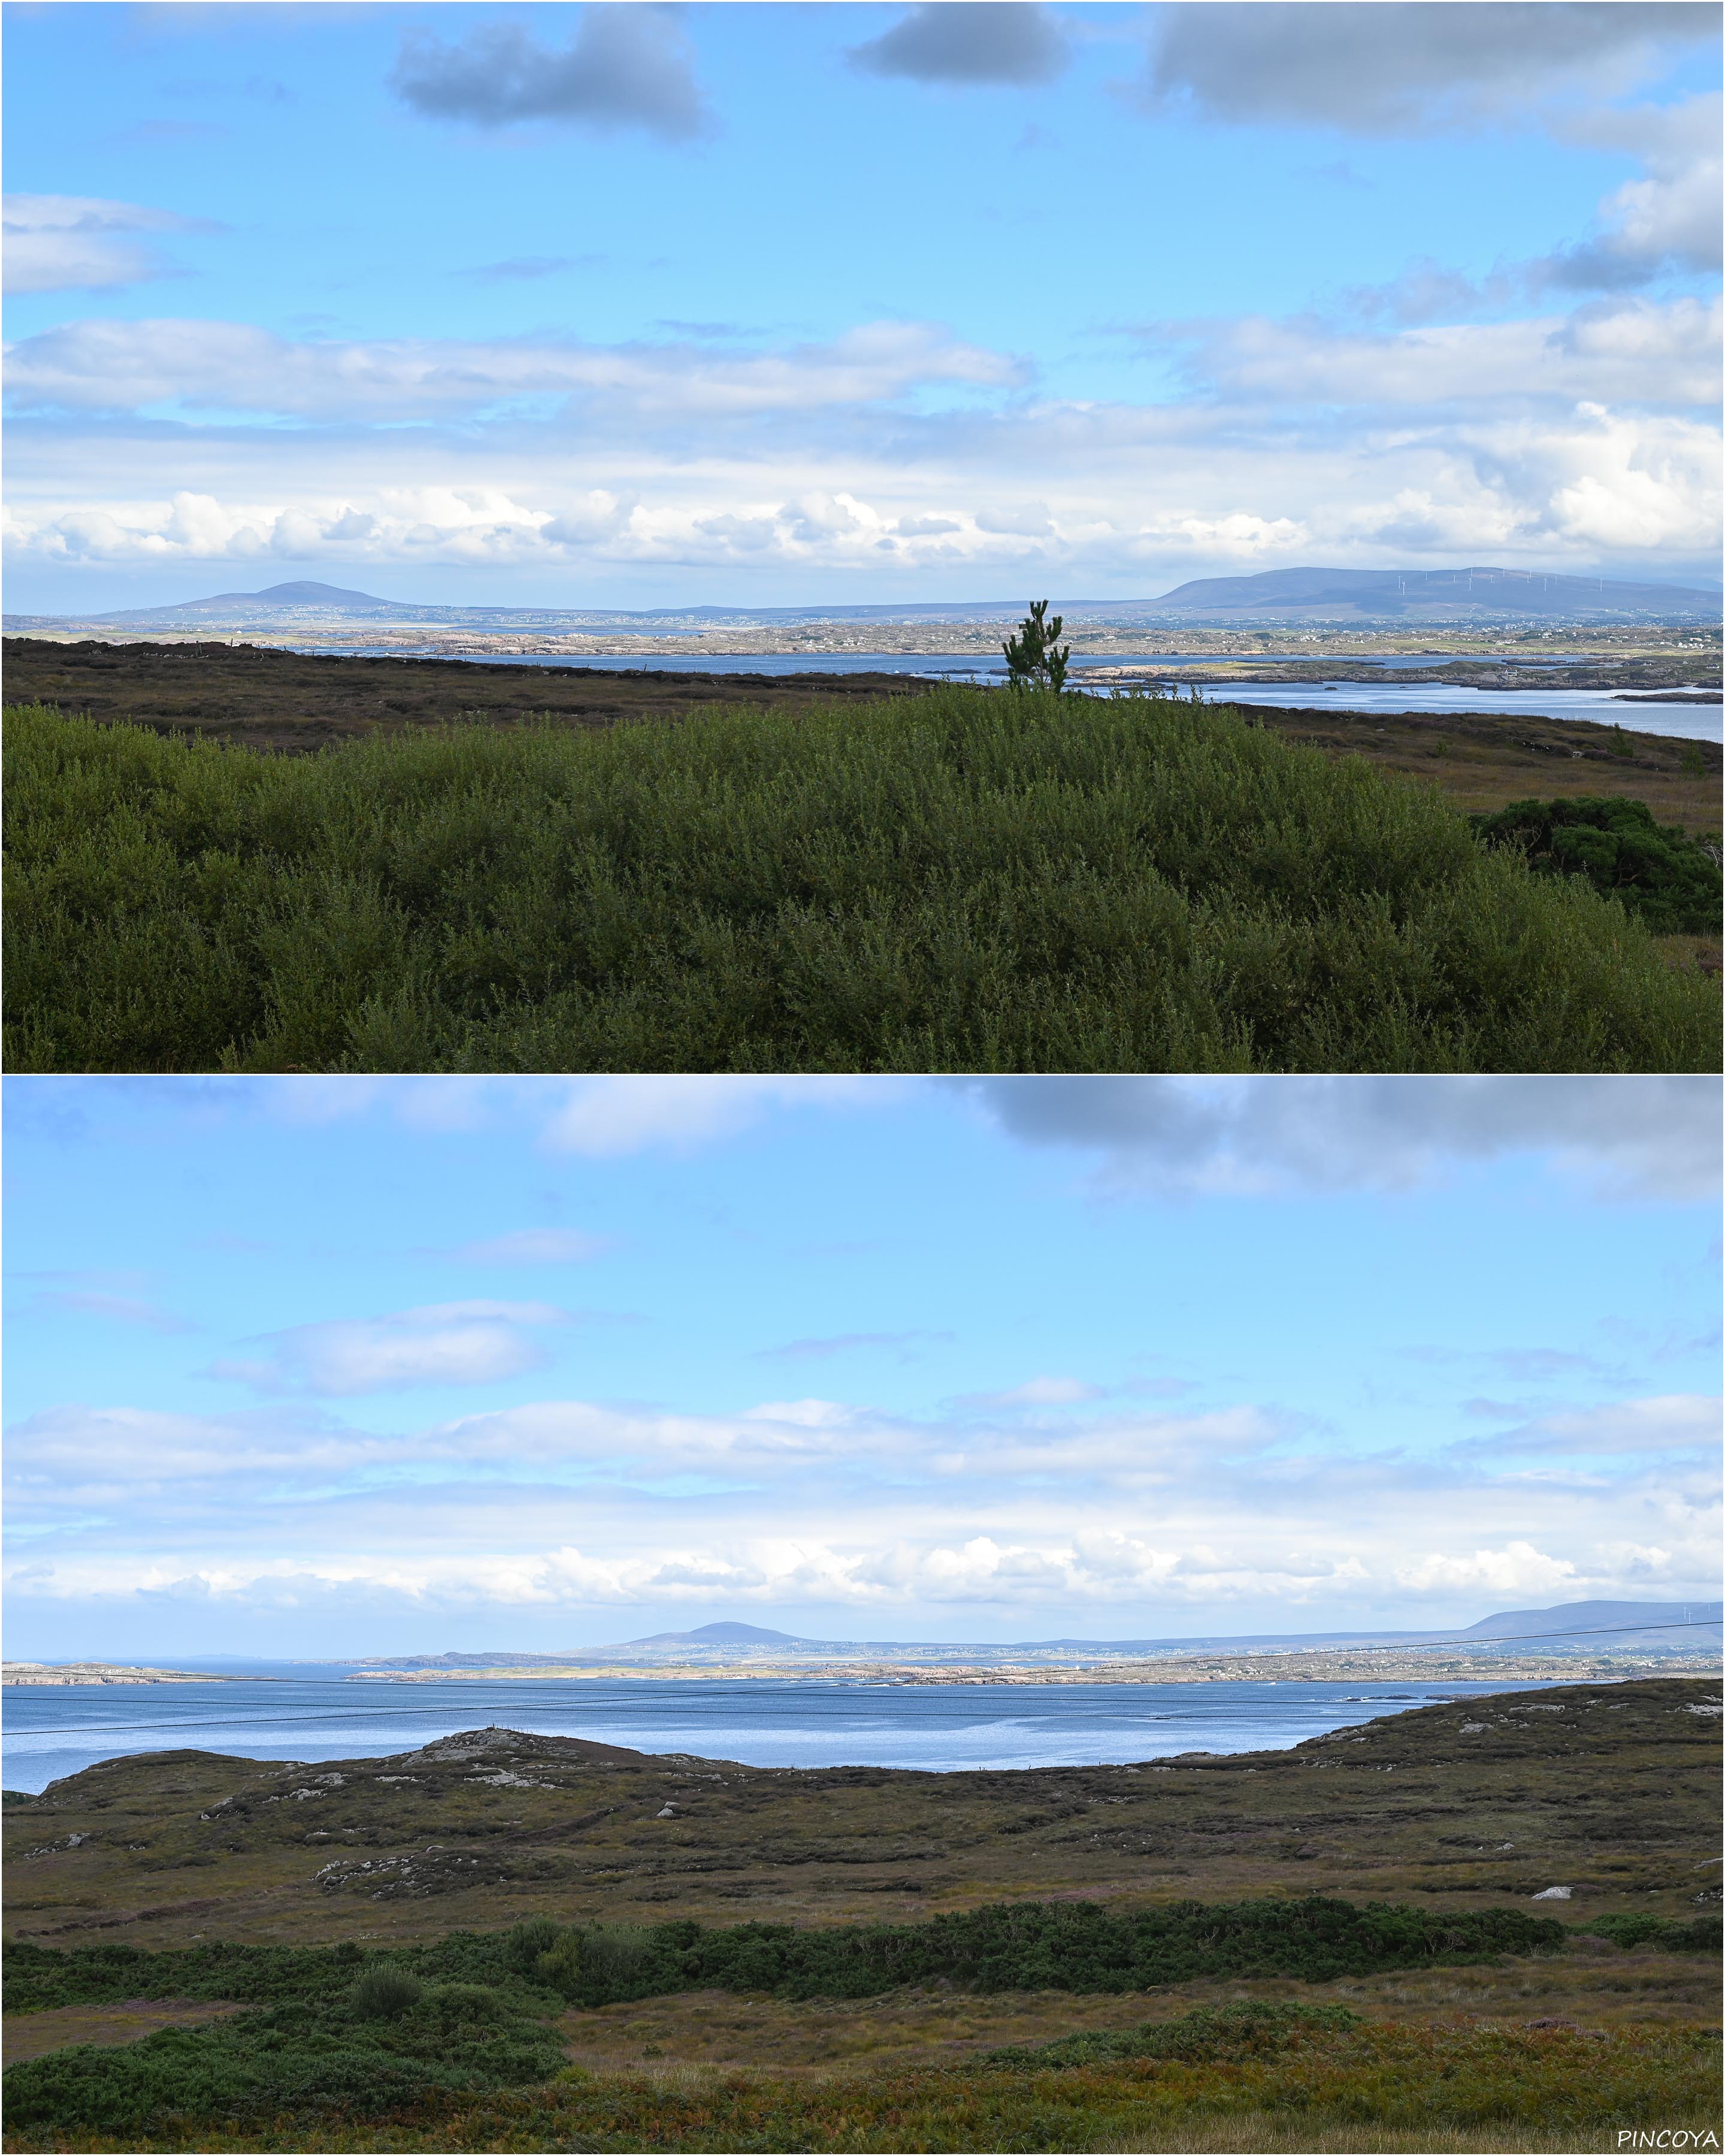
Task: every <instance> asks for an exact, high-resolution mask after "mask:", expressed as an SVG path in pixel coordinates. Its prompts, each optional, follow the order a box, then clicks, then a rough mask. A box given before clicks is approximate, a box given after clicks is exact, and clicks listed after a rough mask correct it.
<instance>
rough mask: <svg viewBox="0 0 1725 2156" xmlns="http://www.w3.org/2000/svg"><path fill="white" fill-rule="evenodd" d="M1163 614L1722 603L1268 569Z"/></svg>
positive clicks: (1165, 602)
mask: <svg viewBox="0 0 1725 2156" xmlns="http://www.w3.org/2000/svg"><path fill="white" fill-rule="evenodd" d="M1153 604H1154V605H1155V606H1157V607H1159V608H1163V610H1165V611H1166V612H1168V613H1181V614H1209V615H1222V614H1225V615H1227V616H1229V617H1230V619H1235V620H1241V619H1246V618H1248V617H1250V616H1252V615H1260V616H1265V617H1275V618H1276V619H1286V617H1287V616H1288V615H1289V614H1291V613H1303V614H1309V615H1312V616H1314V617H1324V618H1333V617H1334V616H1335V615H1337V613H1341V614H1348V613H1353V614H1357V615H1362V616H1368V617H1372V618H1375V619H1384V617H1386V616H1389V617H1394V616H1396V615H1399V614H1409V613H1411V614H1414V615H1416V616H1425V617H1426V618H1429V619H1439V618H1440V617H1441V618H1448V617H1450V616H1453V615H1455V614H1457V613H1461V614H1469V613H1471V614H1505V613H1526V614H1555V615H1559V616H1561V617H1563V619H1574V617H1576V616H1577V615H1599V614H1606V615H1610V614H1631V615H1648V614H1656V615H1660V616H1661V617H1668V616H1671V615H1678V616H1681V617H1682V618H1684V619H1689V618H1690V617H1692V616H1695V617H1699V618H1701V619H1706V620H1710V621H1716V620H1717V619H1718V617H1719V608H1720V595H1719V593H1717V592H1702V591H1693V590H1690V589H1687V588H1685V587H1684V586H1682V585H1681V584H1630V583H1618V582H1616V581H1615V580H1614V579H1613V578H1611V577H1564V576H1555V575H1548V574H1547V573H1546V572H1543V571H1542V570H1538V569H1502V568H1472V569H1266V570H1265V571H1264V572H1262V573H1261V574H1260V575H1258V576H1255V577H1199V578H1198V579H1197V580H1196V581H1195V582H1194V583H1189V584H1181V585H1179V586H1178V587H1177V588H1175V589H1174V590H1173V591H1171V592H1164V593H1163V595H1162V597H1161V598H1159V599H1157V600H1154V601H1153Z"/></svg>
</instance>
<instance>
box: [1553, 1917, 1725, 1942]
mask: <svg viewBox="0 0 1725 2156" xmlns="http://www.w3.org/2000/svg"><path fill="white" fill-rule="evenodd" d="M1576 1930H1577V1931H1578V1932H1593V1933H1597V1935H1598V1936H1599V1938H1602V1939H1609V1940H1610V1941H1611V1942H1612V1943H1613V1944H1614V1945H1615V1946H1620V1947H1657V1948H1659V1949H1660V1951H1661V1953H1718V1952H1719V1950H1720V1946H1721V1943H1722V1942H1721V1936H1720V1920H1719V1912H1717V1910H1715V1911H1714V1912H1712V1914H1711V1915H1710V1916H1705V1917H1688V1918H1684V1917H1656V1916H1654V1915H1653V1914H1652V1912H1651V1911H1643V1912H1636V1913H1635V1914H1633V1915H1627V1914H1625V1915H1620V1916H1605V1917H1594V1918H1593V1919H1592V1920H1591V1921H1590V1922H1588V1923H1585V1924H1578V1925H1577V1926H1576Z"/></svg>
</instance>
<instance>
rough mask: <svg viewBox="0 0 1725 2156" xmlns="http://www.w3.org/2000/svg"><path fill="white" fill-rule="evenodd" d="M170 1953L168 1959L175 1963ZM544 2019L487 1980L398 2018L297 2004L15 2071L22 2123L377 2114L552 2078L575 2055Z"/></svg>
mask: <svg viewBox="0 0 1725 2156" xmlns="http://www.w3.org/2000/svg"><path fill="white" fill-rule="evenodd" d="M162 1958H167V1957H162ZM562 2056H563V2054H562V2046H561V2045H560V2044H559V2043H558V2042H557V2040H556V2039H555V2037H553V2036H552V2034H551V2033H550V2031H549V2030H547V2029H546V2028H545V2026H544V2025H543V2022H542V2019H541V2018H540V2017H539V2016H538V2015H536V2014H535V2013H534V2012H532V2011H531V2009H530V2008H528V2007H526V2006H524V2005H522V2004H521V2002H519V2001H516V2002H514V2003H508V2002H506V2001H504V2000H503V1999H500V1997H499V1996H498V1994H496V1993H495V1992H492V1991H489V1990H487V1989H485V1988H484V1987H483V1986H480V1985H459V1984H456V1985H448V1986H444V1987H443V1988H442V1989H439V1990H434V1991H429V1992H427V1993H426V1994H424V1997H423V1998H421V1999H419V2000H418V2002H417V2003H416V2004H413V2005H408V2006H407V2007H405V2008H403V2009H401V2010H397V2011H395V2012H393V2013H392V2014H391V2015H389V2016H388V2018H381V2017H379V2016H377V2015H375V2014H371V2013H362V2012H361V2011H360V2010H358V2008H357V2006H356V2005H354V2004H353V2003H352V2002H351V2001H347V2000H344V2001H342V2002H341V2003H340V2004H338V2005H333V2006H332V2005H328V2004H322V2005H310V2004H307V2003H306V2002H305V2001H304V2000H300V1999H296V2000H294V2001H291V2002H290V2003H288V2004H285V2005H279V2006H274V2007H270V2008H266V2009H264V2010H262V2011H261V2012H257V2013H250V2014H238V2015H233V2016H232V2017H230V2018H228V2019H227V2020H220V2021H213V2022H207V2023H205V2024H204V2025H202V2026H201V2027H197V2028H189V2029H162V2030H157V2033H156V2034H155V2035H151V2036H146V2037H144V2038H143V2039H142V2040H141V2041H140V2042H138V2043H136V2044H127V2045H123V2046H117V2047H116V2048H112V2049H109V2048H106V2047H97V2046H93V2045H80V2046H75V2047H74V2048H73V2049H71V2050H69V2051H54V2052H50V2053H49V2055H48V2056H46V2057H45V2058H40V2059H32V2060H28V2061H25V2062H24V2063H23V2065H21V2066H13V2067H11V2068H9V2069H8V2072H7V2075H6V2082H5V2087H6V2112H7V2117H8V2121H9V2123H11V2125H12V2126H13V2127H14V2128H16V2127H20V2126H29V2125H35V2124H42V2123H49V2122H52V2123H54V2124H55V2125H70V2124H74V2123H87V2124H89V2125H91V2126H98V2127H105V2128H110V2129H119V2128H127V2127H131V2126H143V2125H146V2124H147V2123H149V2122H151V2121H152V2120H160V2119H162V2118H164V2117H170V2116H177V2115H187V2116H192V2117H198V2118H205V2119H208V2118H213V2117H247V2116H258V2115H265V2116H267V2115H270V2114H274V2113H277V2112H283V2111H289V2112H298V2111H304V2110H308V2109H309V2110H318V2109H321V2108H326V2107H331V2106H341V2107H360V2108H363V2109H366V2110H368V2111H372V2112H377V2111H382V2110H387V2109H388V2108H390V2107H392V2106H395V2105H398V2104H403V2103H408V2102H413V2101H414V2100H415V2099H417V2098H418V2097H424V2096H425V2095H428V2094H430V2093H431V2092H434V2091H439V2090H454V2089H468V2090H477V2089H491V2088H507V2087H519V2086H521V2085H522V2084H525V2083H528V2082H542V2081H544V2080H545V2079H547V2076H550V2075H552V2074H553V2073H555V2072H556V2071H557V2068H558V2066H560V2065H561V2064H562Z"/></svg>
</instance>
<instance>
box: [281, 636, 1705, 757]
mask: <svg viewBox="0 0 1725 2156" xmlns="http://www.w3.org/2000/svg"><path fill="white" fill-rule="evenodd" d="M295 648H296V649H303V650H305V651H307V652H313V651H321V650H324V649H331V648H333V647H328V646H324V645H321V644H304V645H300V646H297V647H295ZM341 649H342V650H343V651H344V652H350V651H352V647H351V646H348V645H345V644H344V645H342V646H341ZM377 649H378V652H379V653H380V654H382V655H386V656H393V655H394V654H393V651H391V652H388V653H385V652H384V649H383V647H382V646H379V647H377ZM353 655H355V656H359V655H362V654H358V653H354V654H353ZM427 655H428V656H429V655H440V656H444V657H448V658H451V659H457V658H459V659H460V660H464V661H465V662H466V663H467V664H468V665H476V666H588V667H593V668H596V669H598V670H599V671H601V672H603V673H610V674H640V673H649V674H758V675H768V676H778V675H786V674H906V675H910V676H911V677H912V679H914V680H937V681H953V682H957V683H960V684H964V685H978V686H982V687H998V686H999V685H1001V684H1002V683H1003V682H1004V680H1005V678H1006V670H1005V668H1004V666H1002V665H998V664H991V663H990V662H989V661H988V660H986V659H984V658H981V657H970V656H965V655H963V654H960V655H952V654H945V655H938V656H929V655H927V654H919V653H914V652H902V651H892V652H878V651H877V652H866V651H860V652H834V651H811V652H805V653H791V654H785V653H773V654H740V655H729V654H719V653H715V654H712V655H711V657H709V656H707V655H706V654H694V653H682V654H679V655H678V656H676V657H675V658H670V659H655V658H650V657H649V658H644V657H640V656H639V655H635V654H631V655H629V656H628V657H624V658H611V657H593V656H591V655H589V654H581V655H580V656H578V657H569V658H564V657H562V656H560V655H557V654H552V653H549V652H539V651H530V652H519V653H507V652H481V651H464V652H450V653H446V654H427ZM1214 657H1215V654H1214V653H1208V654H1173V655H1168V656H1164V655H1163V654H1158V656H1157V657H1156V658H1154V659H1153V660H1145V661H1143V662H1142V664H1143V668H1144V671H1145V673H1146V675H1152V676H1154V675H1162V676H1163V677H1166V678H1169V679H1173V680H1178V678H1179V675H1180V671H1181V670H1182V668H1183V667H1184V666H1189V665H1195V664H1199V663H1201V662H1202V661H1203V660H1209V662H1210V663H1212V664H1214ZM1431 663H1432V662H1431V660H1430V659H1426V658H1421V657H1417V656H1416V657H1413V658H1388V659H1384V660H1374V661H1373V665H1378V666H1381V668H1382V669H1383V679H1382V680H1370V681H1333V682H1326V681H1316V680H1309V681H1270V682H1242V683H1240V684H1237V685H1236V684H1235V683H1233V682H1230V683H1228V684H1226V685H1224V684H1222V683H1220V682H1216V681H1206V682H1203V683H1202V684H1201V685H1200V686H1201V690H1202V694H1203V696H1204V701H1206V702H1207V703H1212V704H1275V705H1281V706H1284V707H1286V708H1288V709H1291V710H1305V711H1321V710H1323V709H1326V708H1327V707H1328V706H1334V707H1335V709H1336V710H1337V711H1366V712H1384V711H1422V712H1429V713H1430V715H1431V716H1433V717H1434V718H1441V717H1443V716H1445V714H1446V713H1448V714H1450V715H1452V716H1453V715H1454V714H1455V713H1458V712H1461V711H1489V712H1494V713H1495V712H1497V711H1502V712H1503V713H1504V714H1505V715H1506V716H1508V717H1512V718H1513V717H1515V716H1517V714H1520V715H1521V716H1523V717H1527V718H1547V719H1591V720H1593V721H1594V723H1595V724H1596V725H1599V726H1625V727H1627V728H1628V729H1629V730H1630V731H1631V732H1634V733H1644V734H1665V735H1668V736H1671V737H1674V738H1676V739H1677V740H1680V741H1714V742H1716V741H1718V740H1720V739H1721V738H1722V736H1725V706H1722V705H1721V704H1719V703H1717V702H1715V703H1712V704H1640V703H1635V702H1634V701H1630V700H1629V699H1627V698H1625V696H1622V695H1621V694H1620V692H1618V691H1616V690H1611V689H1537V688H1527V689H1481V688H1475V687H1471V686H1469V685H1465V684H1458V683H1455V682H1450V681H1409V682H1407V683H1399V682H1398V680H1397V678H1396V676H1397V671H1398V670H1399V668H1402V667H1419V666H1428V665H1430V664H1431ZM1546 663H1549V664H1553V665H1555V664H1557V663H1558V661H1556V660H1552V661H1549V662H1546ZM1138 664H1139V662H1138V661H1137V660H1128V659H1121V658H1117V657H1098V658H1096V659H1091V660H1083V659H1075V660H1073V662H1072V668H1071V672H1070V675H1068V677H1067V679H1068V681H1069V684H1070V685H1071V686H1072V687H1074V688H1076V689H1082V690H1086V692H1087V693H1089V694H1092V695H1096V696H1106V695H1107V694H1109V692H1110V687H1111V684H1110V683H1109V681H1108V680H1107V679H1106V677H1104V678H1099V679H1096V680H1086V676H1087V675H1091V674H1092V673H1093V672H1095V670H1097V669H1100V668H1105V667H1106V668H1112V667H1118V666H1129V667H1133V668H1136V667H1137V665H1138ZM1531 670H1532V668H1531V667H1530V668H1529V671H1531Z"/></svg>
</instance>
